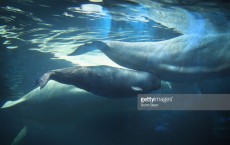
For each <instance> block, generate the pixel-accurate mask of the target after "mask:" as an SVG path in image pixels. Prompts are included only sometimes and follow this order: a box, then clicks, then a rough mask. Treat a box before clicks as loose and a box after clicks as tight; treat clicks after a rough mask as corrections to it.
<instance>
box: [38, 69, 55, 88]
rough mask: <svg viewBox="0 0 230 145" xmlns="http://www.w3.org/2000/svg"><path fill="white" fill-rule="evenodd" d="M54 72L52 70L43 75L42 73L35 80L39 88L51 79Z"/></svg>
mask: <svg viewBox="0 0 230 145" xmlns="http://www.w3.org/2000/svg"><path fill="white" fill-rule="evenodd" d="M53 74H55V72H54V71H49V72H47V73H45V74H44V75H42V76H41V77H40V78H39V79H38V80H37V82H36V84H38V85H39V86H40V89H42V88H43V87H45V85H46V84H47V82H48V81H49V80H50V79H51V76H52V75H53Z"/></svg>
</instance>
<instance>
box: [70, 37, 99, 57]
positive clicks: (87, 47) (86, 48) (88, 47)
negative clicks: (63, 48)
mask: <svg viewBox="0 0 230 145" xmlns="http://www.w3.org/2000/svg"><path fill="white" fill-rule="evenodd" d="M97 42H99V41H93V42H91V43H86V44H83V45H81V46H79V47H78V48H77V49H76V50H75V51H74V52H72V53H70V54H68V56H75V55H82V54H85V53H87V52H90V51H94V50H96V49H97V48H98V46H97Z"/></svg>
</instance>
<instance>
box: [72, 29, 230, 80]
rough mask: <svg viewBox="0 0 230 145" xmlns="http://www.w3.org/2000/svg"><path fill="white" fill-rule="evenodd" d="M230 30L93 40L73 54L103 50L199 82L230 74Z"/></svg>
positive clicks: (136, 65)
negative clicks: (148, 38) (149, 38)
mask: <svg viewBox="0 0 230 145" xmlns="http://www.w3.org/2000/svg"><path fill="white" fill-rule="evenodd" d="M229 47H230V35H229V34H215V35H214V34H210V35H199V34H187V35H181V36H178V37H175V38H172V39H169V40H163V41H157V42H122V41H93V42H91V43H86V44H83V45H81V46H79V47H78V48H77V49H76V50H75V51H74V52H73V53H71V54H69V56H75V55H81V54H84V53H86V52H89V51H93V50H95V49H99V50H101V51H102V52H103V53H104V54H105V55H106V56H108V57H109V58H110V59H111V60H113V61H114V62H115V63H117V64H119V65H121V66H123V67H126V68H130V69H134V70H139V71H145V72H149V73H152V74H155V75H156V76H158V77H159V78H160V79H161V80H163V81H169V82H198V81H201V80H208V79H215V78H223V77H227V76H230V61H229V60H230V51H229V49H230V48H229Z"/></svg>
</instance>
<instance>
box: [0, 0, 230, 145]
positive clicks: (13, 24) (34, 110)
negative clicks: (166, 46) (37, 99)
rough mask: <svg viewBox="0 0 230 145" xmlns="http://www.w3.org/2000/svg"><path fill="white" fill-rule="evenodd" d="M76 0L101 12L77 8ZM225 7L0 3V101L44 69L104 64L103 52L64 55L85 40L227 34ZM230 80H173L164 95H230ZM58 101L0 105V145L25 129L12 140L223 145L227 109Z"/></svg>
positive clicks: (163, 1)
mask: <svg viewBox="0 0 230 145" xmlns="http://www.w3.org/2000/svg"><path fill="white" fill-rule="evenodd" d="M82 4H96V5H99V6H101V7H102V8H103V9H102V10H101V9H100V7H99V9H96V8H95V7H94V10H93V11H92V10H89V9H83V8H82V7H81V6H82ZM229 5H230V4H229V3H227V2H226V1H217V0H216V1H198V0H194V1H183V0H179V1H178V0H171V1H170V0H169V1H168V0H158V1H156V2H155V1H150V0H143V1H123V0H118V1H115V0H108V1H107V0H104V2H102V3H93V2H89V1H85V0H79V1H78V0H62V1H58V0H53V1H51V0H50V1H49V0H34V1H32V0H9V1H7V0H2V1H1V2H0V46H1V47H0V82H1V83H0V103H1V104H0V105H3V104H4V103H5V102H6V101H8V100H16V99H18V98H20V97H22V96H24V95H25V94H27V93H28V92H30V91H31V90H33V89H34V88H35V87H34V86H33V85H34V83H35V81H36V80H37V78H38V77H39V76H40V75H42V74H43V73H45V72H47V71H49V70H52V69H57V68H64V67H69V66H74V65H77V64H83V63H89V64H90V63H99V64H101V63H102V64H103V63H107V62H108V60H107V59H105V60H104V57H103V60H102V62H101V61H100V60H99V59H98V58H100V57H101V53H100V52H99V53H98V52H96V53H95V57H96V60H94V59H93V58H92V56H94V54H88V57H86V58H78V59H77V60H73V59H71V58H69V57H67V58H66V57H65V56H66V55H67V54H69V53H71V52H72V51H74V50H75V49H76V48H77V47H78V46H79V45H82V44H84V43H86V42H91V41H93V40H118V41H129V42H140V41H141V42H149V41H151V42H155V41H161V40H167V39H171V38H174V37H177V36H180V35H183V34H191V33H199V34H209V33H210V34H220V33H229V30H230V29H229V28H230V25H229V24H230V23H229V19H230V13H229ZM174 21H179V23H174ZM220 43H224V42H220ZM108 63H109V62H108ZM229 82H230V78H229V77H228V78H221V79H217V80H207V81H202V82H199V83H196V84H180V83H179V84H178V83H175V84H171V86H172V90H171V93H202V94H229V93H230V87H229V86H230V83H229ZM63 97H65V96H63ZM63 100H64V101H63ZM63 100H61V101H62V105H63V106H64V107H63V106H59V107H58V105H56V106H55V104H58V103H60V102H58V101H57V102H55V100H54V101H53V102H51V105H49V104H48V103H46V102H42V104H40V105H37V106H36V104H35V105H32V106H29V107H27V106H26V105H25V106H23V105H22V108H20V107H15V108H8V109H4V110H3V109H1V110H0V136H1V137H0V144H1V145H8V144H11V143H12V142H13V140H14V139H15V137H16V136H17V134H18V133H19V132H20V130H22V129H23V127H25V126H26V128H27V129H26V130H27V131H25V132H26V133H25V136H24V137H23V138H21V139H20V142H19V143H18V144H23V145H41V144H43V145H48V144H55V145H63V144H66V145H76V144H81V145H82V144H84V145H92V144H93V145H108V144H110V145H127V144H132V145H140V144H145V145H146V144H147V145H168V144H173V145H185V144H186V145H195V144H196V145H225V144H226V145H228V144H230V142H229V134H230V130H229V129H230V113H229V111H137V110H133V111H129V112H125V111H124V112H107V113H99V114H96V115H89V116H87V115H85V116H79V117H78V114H75V113H74V112H75V110H74V108H71V103H70V102H71V101H72V100H65V99H63ZM65 101H66V102H65ZM49 103H50V102H49ZM52 103H53V104H52ZM133 103H136V102H133ZM47 104H48V105H47ZM73 104H74V103H73ZM52 106H55V107H52ZM23 107H24V108H23ZM121 107H122V106H121ZM89 108H90V106H89ZM105 109H106V108H105ZM67 110H68V111H69V110H72V111H69V112H68V111H67ZM82 111H84V110H82ZM93 111H94V110H92V112H93ZM79 118H80V119H79ZM78 119H79V120H80V121H79V120H78Z"/></svg>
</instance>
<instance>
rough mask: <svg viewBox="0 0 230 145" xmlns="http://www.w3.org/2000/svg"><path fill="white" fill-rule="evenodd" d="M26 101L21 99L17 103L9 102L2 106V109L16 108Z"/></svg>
mask: <svg viewBox="0 0 230 145" xmlns="http://www.w3.org/2000/svg"><path fill="white" fill-rule="evenodd" d="M24 101H25V98H20V99H18V100H15V101H7V102H6V103H5V104H3V105H2V107H1V108H9V107H12V106H15V105H17V104H20V103H22V102H24Z"/></svg>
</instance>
